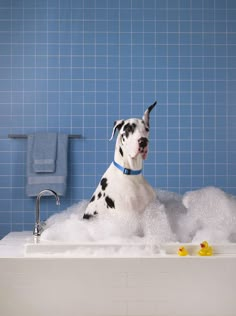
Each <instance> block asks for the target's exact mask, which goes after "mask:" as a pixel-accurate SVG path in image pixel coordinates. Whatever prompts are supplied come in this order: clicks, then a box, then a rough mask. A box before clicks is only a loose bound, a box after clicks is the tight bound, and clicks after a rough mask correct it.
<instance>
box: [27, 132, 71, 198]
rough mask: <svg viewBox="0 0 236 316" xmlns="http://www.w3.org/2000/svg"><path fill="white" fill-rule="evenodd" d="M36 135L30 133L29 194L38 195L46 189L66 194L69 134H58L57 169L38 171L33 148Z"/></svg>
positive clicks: (28, 160)
mask: <svg viewBox="0 0 236 316" xmlns="http://www.w3.org/2000/svg"><path fill="white" fill-rule="evenodd" d="M35 135H36V134H32V135H28V144H27V145H28V148H27V184H26V193H27V195H28V196H37V195H38V193H39V192H40V191H42V190H44V189H51V190H54V191H56V192H57V194H58V195H65V192H66V184H67V148H68V135H65V134H58V135H57V151H56V158H57V159H56V170H55V172H54V173H52V172H48V173H46V172H44V173H36V172H35V171H34V166H33V165H34V164H33V159H34V157H33V149H34V141H35Z"/></svg>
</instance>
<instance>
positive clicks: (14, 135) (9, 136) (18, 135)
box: [8, 134, 82, 139]
mask: <svg viewBox="0 0 236 316" xmlns="http://www.w3.org/2000/svg"><path fill="white" fill-rule="evenodd" d="M27 137H28V135H25V134H8V138H15V139H25V138H27ZM68 137H69V138H78V139H81V138H82V135H79V134H69V135H68Z"/></svg>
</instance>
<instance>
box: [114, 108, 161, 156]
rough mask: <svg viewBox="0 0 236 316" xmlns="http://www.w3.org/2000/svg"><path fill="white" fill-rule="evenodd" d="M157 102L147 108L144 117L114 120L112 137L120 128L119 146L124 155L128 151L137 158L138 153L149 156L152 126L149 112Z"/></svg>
mask: <svg viewBox="0 0 236 316" xmlns="http://www.w3.org/2000/svg"><path fill="white" fill-rule="evenodd" d="M156 103H157V102H155V103H153V104H152V105H151V106H149V107H148V108H147V110H146V111H145V112H144V115H143V117H142V119H137V118H131V119H128V120H118V121H115V122H114V127H113V131H112V136H111V139H112V138H113V136H114V134H115V132H116V131H117V130H118V131H119V133H118V136H117V146H119V151H120V154H121V155H122V156H123V154H124V153H126V155H128V156H130V157H131V158H136V157H137V156H138V155H141V157H142V158H143V159H146V158H147V153H148V142H149V139H148V138H149V128H150V126H149V114H150V112H151V110H152V109H153V108H154V106H155V105H156Z"/></svg>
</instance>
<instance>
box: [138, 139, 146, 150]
mask: <svg viewBox="0 0 236 316" xmlns="http://www.w3.org/2000/svg"><path fill="white" fill-rule="evenodd" d="M138 143H139V146H140V147H142V148H145V147H147V145H148V139H147V138H146V137H141V138H139V140H138Z"/></svg>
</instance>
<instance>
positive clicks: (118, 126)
mask: <svg viewBox="0 0 236 316" xmlns="http://www.w3.org/2000/svg"><path fill="white" fill-rule="evenodd" d="M124 123H125V121H124V120H118V121H115V122H114V127H113V130H112V135H111V138H110V139H109V140H112V138H113V137H114V135H115V132H116V130H117V129H118V131H119V130H120V129H121V127H122V126H123V125H124Z"/></svg>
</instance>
